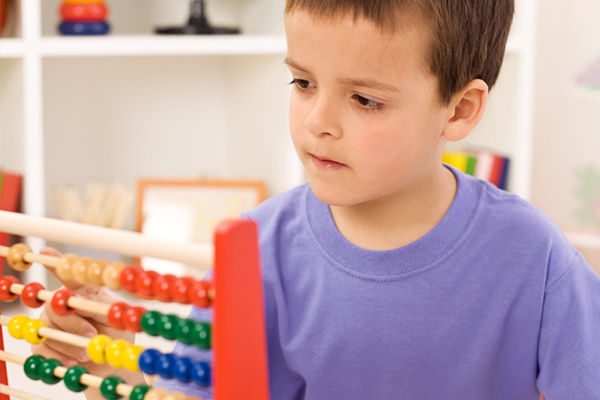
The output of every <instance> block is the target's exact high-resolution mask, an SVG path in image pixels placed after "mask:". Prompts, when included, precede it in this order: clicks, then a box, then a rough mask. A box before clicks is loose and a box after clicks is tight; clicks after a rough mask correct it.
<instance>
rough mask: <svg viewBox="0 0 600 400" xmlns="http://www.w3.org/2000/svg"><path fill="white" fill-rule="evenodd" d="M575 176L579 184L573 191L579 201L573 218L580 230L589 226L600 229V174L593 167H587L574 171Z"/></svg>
mask: <svg viewBox="0 0 600 400" xmlns="http://www.w3.org/2000/svg"><path fill="white" fill-rule="evenodd" d="M575 176H576V178H577V180H578V183H579V185H578V186H577V187H576V189H575V191H574V195H575V197H576V198H577V200H579V205H578V207H577V209H575V217H576V218H577V220H578V222H579V224H580V226H581V227H582V228H585V227H587V226H590V225H591V226H593V227H595V228H600V214H599V212H598V211H599V210H600V207H599V205H600V172H599V171H598V169H596V167H594V166H593V165H587V166H586V167H585V168H582V169H579V170H575Z"/></svg>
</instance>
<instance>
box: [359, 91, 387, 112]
mask: <svg viewBox="0 0 600 400" xmlns="http://www.w3.org/2000/svg"><path fill="white" fill-rule="evenodd" d="M352 98H354V100H356V101H357V102H358V104H360V105H361V106H362V107H364V108H366V109H369V110H381V109H383V107H384V105H383V104H382V103H378V102H376V101H373V100H370V99H367V98H366V97H362V96H360V95H358V94H355V95H354V96H352Z"/></svg>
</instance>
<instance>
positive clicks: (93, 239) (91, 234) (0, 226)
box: [0, 211, 214, 269]
mask: <svg viewBox="0 0 600 400" xmlns="http://www.w3.org/2000/svg"><path fill="white" fill-rule="evenodd" d="M0 231H2V232H7V233H12V234H14V235H20V236H36V237H40V238H43V239H46V240H50V241H54V242H59V243H68V244H73V245H76V246H82V247H88V248H92V249H98V250H105V251H110V252H113V253H119V254H125V255H128V256H133V257H144V256H145V257H154V258H160V259H164V260H171V261H177V262H181V263H183V264H187V265H190V266H196V267H200V268H202V269H209V268H210V267H211V266H212V262H213V258H214V247H213V246H212V245H209V244H203V243H178V242H173V241H167V240H159V239H154V238H150V237H147V236H144V235H142V234H140V233H136V232H128V231H122V230H118V229H111V228H104V227H99V226H93V225H86V224H80V223H76V222H69V221H62V220H57V219H51V218H42V217H33V216H30V215H25V214H20V213H13V212H8V211H0Z"/></svg>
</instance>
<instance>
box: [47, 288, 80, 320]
mask: <svg viewBox="0 0 600 400" xmlns="http://www.w3.org/2000/svg"><path fill="white" fill-rule="evenodd" d="M73 296H74V294H73V292H71V291H69V290H66V289H61V290H58V291H56V292H54V294H53V295H52V300H50V305H51V306H52V310H53V311H54V312H55V313H56V314H57V315H60V316H67V315H71V314H74V313H75V309H74V308H71V307H69V306H68V305H67V302H68V301H69V298H70V297H73Z"/></svg>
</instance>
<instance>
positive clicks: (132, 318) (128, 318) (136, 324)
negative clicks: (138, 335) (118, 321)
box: [123, 307, 146, 332]
mask: <svg viewBox="0 0 600 400" xmlns="http://www.w3.org/2000/svg"><path fill="white" fill-rule="evenodd" d="M144 314H146V309H145V308H143V307H131V308H129V309H128V310H127V311H126V312H125V316H124V317H123V320H124V323H125V329H127V330H128V331H131V332H141V331H142V325H141V320H142V317H143V316H144Z"/></svg>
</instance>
